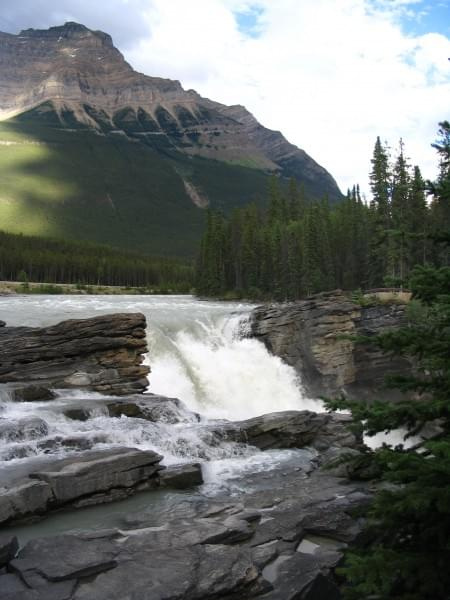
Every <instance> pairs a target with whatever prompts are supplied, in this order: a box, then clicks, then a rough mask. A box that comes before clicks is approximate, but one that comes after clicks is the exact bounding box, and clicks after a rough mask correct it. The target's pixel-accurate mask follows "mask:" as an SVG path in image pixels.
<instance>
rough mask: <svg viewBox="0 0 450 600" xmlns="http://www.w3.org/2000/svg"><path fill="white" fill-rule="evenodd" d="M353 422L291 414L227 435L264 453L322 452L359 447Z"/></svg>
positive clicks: (251, 422) (233, 428)
mask: <svg viewBox="0 0 450 600" xmlns="http://www.w3.org/2000/svg"><path fill="white" fill-rule="evenodd" d="M351 422H352V421H351V418H350V417H349V416H348V415H340V414H336V413H314V412H311V411H308V410H302V411H295V410H291V411H284V412H278V413H270V414H266V415H262V416H260V417H254V418H252V419H247V420H246V421H238V422H234V423H232V424H230V425H229V426H227V427H226V429H225V431H226V435H227V436H228V438H229V439H233V440H235V441H240V442H245V443H248V444H251V445H252V446H256V447H257V448H260V449H261V450H271V449H274V448H304V447H306V446H308V447H311V448H315V449H317V450H321V451H322V450H326V449H328V448H330V447H345V448H356V447H358V446H359V445H360V444H361V440H359V439H358V438H357V437H356V436H355V435H354V434H353V433H352V432H351V431H350V430H349V425H350V424H351Z"/></svg>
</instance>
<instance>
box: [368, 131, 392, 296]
mask: <svg viewBox="0 0 450 600" xmlns="http://www.w3.org/2000/svg"><path fill="white" fill-rule="evenodd" d="M371 163H372V171H371V173H370V187H371V190H372V197H373V200H372V203H373V204H372V209H373V210H372V215H373V220H372V227H373V234H372V236H371V239H372V248H371V264H372V269H371V271H372V284H375V285H380V284H381V283H382V282H383V279H384V277H385V275H386V274H387V272H388V265H389V256H390V247H389V245H390V240H389V237H388V234H387V232H388V230H389V229H390V227H391V206H390V202H391V187H392V176H391V172H390V167H389V153H388V149H387V147H386V145H384V146H383V145H382V143H381V140H380V137H377V140H376V142H375V148H374V151H373V158H372V160H371Z"/></svg>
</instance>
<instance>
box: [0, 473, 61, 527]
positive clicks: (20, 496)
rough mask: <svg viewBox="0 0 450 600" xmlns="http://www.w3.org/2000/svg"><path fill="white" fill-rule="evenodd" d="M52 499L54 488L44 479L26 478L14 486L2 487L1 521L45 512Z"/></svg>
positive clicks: (0, 495)
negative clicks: (32, 479) (33, 479)
mask: <svg viewBox="0 0 450 600" xmlns="http://www.w3.org/2000/svg"><path fill="white" fill-rule="evenodd" d="M52 500H53V495H52V490H51V488H50V486H49V485H48V484H47V483H45V482H44V481H31V480H26V481H25V482H24V483H21V484H18V485H16V486H14V487H11V488H8V489H6V488H3V489H0V523H5V522H7V521H10V520H12V519H18V518H21V517H25V516H29V515H31V514H43V513H45V512H46V511H47V508H48V506H49V503H50V502H51V501H52Z"/></svg>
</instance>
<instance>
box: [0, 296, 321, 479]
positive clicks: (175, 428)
mask: <svg viewBox="0 0 450 600" xmlns="http://www.w3.org/2000/svg"><path fill="white" fill-rule="evenodd" d="M252 308H253V306H252V305H250V304H243V303H224V302H206V301H199V300H196V299H194V298H192V297H190V296H70V297H67V296H35V297H33V296H25V297H20V296H17V297H3V298H0V317H1V319H2V320H4V321H6V323H7V324H8V325H15V326H17V325H28V326H45V325H50V324H54V323H57V322H60V321H62V320H65V319H72V318H86V317H92V316H98V315H100V314H108V313H117V312H142V313H144V314H145V315H146V317H147V337H148V348H149V352H148V356H147V358H146V360H147V361H148V363H149V365H150V366H151V374H150V377H149V380H150V381H149V383H150V386H149V392H150V393H154V394H160V395H163V396H169V397H175V398H179V399H180V400H181V401H182V402H183V403H184V406H185V407H186V409H185V412H184V413H183V411H181V415H180V422H179V423H176V424H172V423H171V424H169V423H162V422H158V423H151V422H148V421H144V420H142V419H135V418H128V417H121V418H116V419H111V418H110V417H109V415H108V413H107V410H106V408H105V405H104V397H102V396H100V395H99V394H95V393H91V394H88V393H86V392H78V391H76V390H70V391H67V390H64V391H63V390H61V391H60V392H59V396H58V398H56V399H55V400H53V401H51V402H23V403H17V402H11V401H10V399H9V397H8V394H7V393H6V392H5V390H3V391H2V390H1V389H0V418H2V419H6V420H7V422H11V421H14V422H17V421H20V420H21V419H22V420H23V419H28V420H29V419H30V418H36V419H40V420H41V421H37V423H36V427H35V428H34V429H33V428H31V429H30V430H29V431H25V433H24V435H23V436H21V437H20V436H19V438H17V437H12V438H9V439H8V438H6V439H3V440H1V441H2V443H1V447H0V482H1V478H2V473H3V476H4V477H8V478H10V476H11V472H12V471H13V470H14V473H23V472H24V471H26V470H28V468H31V467H34V466H35V465H36V463H37V462H40V461H45V460H46V459H48V458H54V457H55V454H56V455H58V456H63V455H66V454H70V453H72V452H74V449H73V446H71V445H70V444H67V440H75V444H78V443H81V444H85V446H86V447H94V448H98V449H100V448H107V447H114V446H128V447H135V448H140V449H143V450H148V449H152V450H156V451H157V452H159V453H161V454H162V455H163V456H164V463H165V464H171V463H176V462H183V461H189V460H200V461H202V462H205V465H206V463H207V465H208V466H207V467H205V469H204V474H205V476H206V477H205V480H206V481H207V482H208V481H209V482H216V483H217V482H219V481H220V480H223V479H226V478H227V476H229V477H232V474H233V473H234V472H235V471H236V469H237V470H239V471H241V472H242V470H243V469H244V470H245V469H247V468H248V469H250V470H252V471H255V470H260V469H267V468H268V466H269V464H270V463H271V462H274V463H278V462H279V460H284V458H283V457H285V453H282V452H275V453H272V454H271V453H264V455H262V454H261V453H260V452H259V451H257V450H256V449H255V448H251V447H248V446H246V445H243V444H237V443H236V444H233V443H223V442H222V440H220V439H216V438H215V436H214V433H213V432H212V431H211V430H212V429H213V428H211V424H214V423H215V422H217V420H223V419H228V420H241V419H245V418H249V417H253V416H257V415H261V414H264V413H269V412H275V411H282V410H289V409H310V410H318V408H319V403H318V402H316V401H313V400H310V399H308V398H307V397H306V396H305V394H304V392H303V390H302V387H301V382H300V381H299V380H298V377H297V375H296V373H295V371H294V370H293V369H292V368H291V367H289V366H288V365H286V364H284V363H283V362H282V361H281V360H280V359H279V358H277V357H275V356H272V355H271V354H269V352H268V351H267V350H266V348H265V347H264V345H263V344H261V343H260V342H259V341H257V340H254V339H249V338H247V337H246V328H247V326H248V316H249V313H250V311H251V309H252ZM86 406H88V407H89V418H88V419H87V420H85V421H77V420H71V419H69V418H67V416H66V414H65V413H66V412H67V410H68V409H69V408H70V409H73V408H77V407H84V408H86ZM193 413H198V414H199V415H200V421H199V420H198V418H197V417H196V416H195V415H193ZM4 422H5V421H4ZM55 440H60V441H57V442H56V443H55ZM286 457H287V455H286Z"/></svg>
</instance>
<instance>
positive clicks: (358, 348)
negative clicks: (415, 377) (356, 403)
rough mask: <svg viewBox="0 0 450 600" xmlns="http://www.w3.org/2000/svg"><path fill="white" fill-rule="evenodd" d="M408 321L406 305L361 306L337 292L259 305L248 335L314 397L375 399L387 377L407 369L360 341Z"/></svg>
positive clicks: (400, 360)
mask: <svg viewBox="0 0 450 600" xmlns="http://www.w3.org/2000/svg"><path fill="white" fill-rule="evenodd" d="M405 321H406V316H405V305H404V304H396V303H395V304H394V303H391V304H376V305H372V306H360V305H358V304H355V303H354V302H351V301H350V300H349V298H348V297H347V296H346V295H345V294H343V293H342V292H339V291H333V292H328V293H322V294H317V295H316V296H312V297H310V298H307V299H306V300H301V301H297V302H292V303H290V304H285V305H276V306H261V307H258V308H256V309H255V310H254V311H253V313H252V315H251V335H252V336H253V337H255V338H257V339H259V340H261V341H262V342H263V343H264V344H265V346H266V347H267V348H268V349H269V350H270V351H271V352H272V353H273V354H275V355H276V356H279V357H280V358H282V359H283V360H284V361H285V362H286V363H288V364H289V365H291V366H293V367H294V368H295V369H296V370H297V372H298V373H299V374H300V375H301V379H302V383H303V385H304V386H305V388H306V390H307V391H308V392H309V393H310V394H312V395H314V396H328V397H332V396H336V395H340V394H341V393H345V394H346V395H348V396H350V397H359V398H361V397H364V396H367V395H369V394H370V395H371V396H373V394H374V393H376V392H382V393H383V395H384V396H386V394H387V393H388V392H387V391H386V390H385V389H384V383H385V377H386V375H393V374H398V373H404V372H405V371H409V370H410V369H411V364H410V363H409V362H408V361H407V360H406V359H404V358H398V357H393V356H391V355H389V354H383V353H382V352H381V351H380V350H379V349H377V348H376V347H375V346H372V345H370V344H368V343H365V342H361V341H359V340H358V337H362V336H365V337H371V336H374V335H377V334H378V333H382V332H384V331H387V330H389V329H392V328H393V327H398V326H400V325H402V324H404V323H405Z"/></svg>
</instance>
